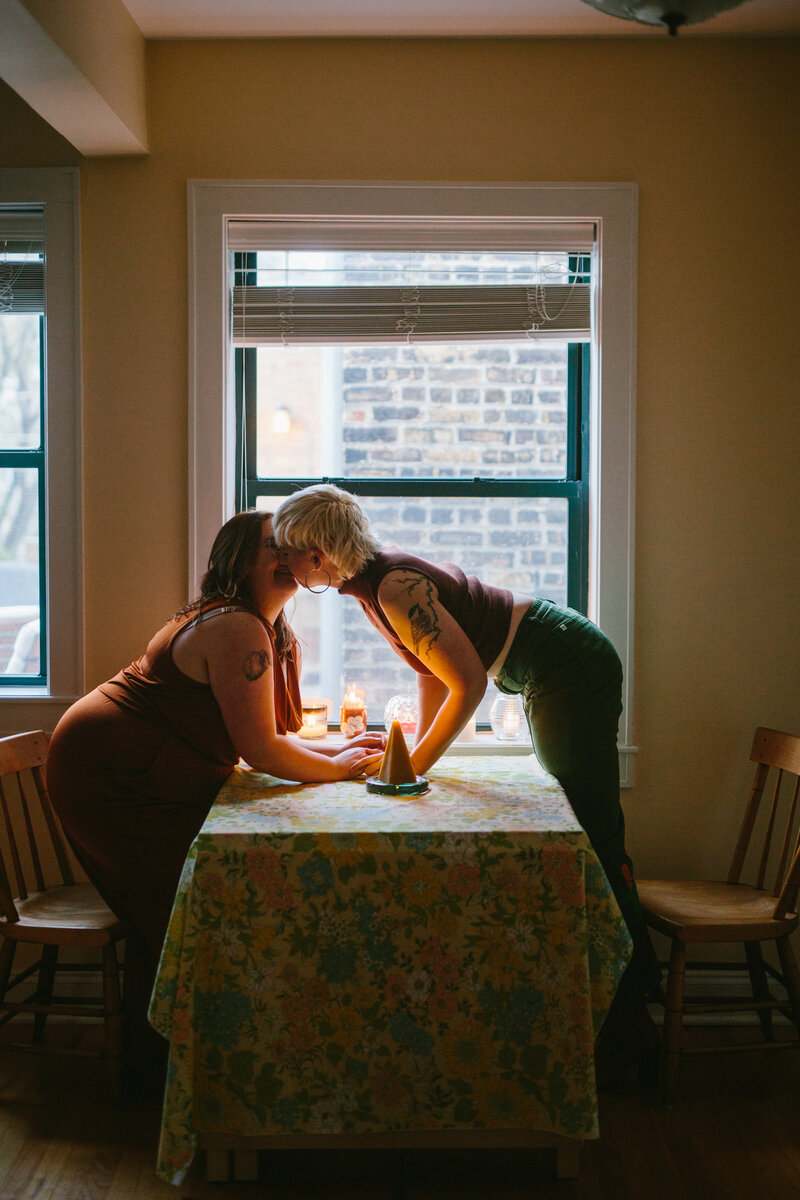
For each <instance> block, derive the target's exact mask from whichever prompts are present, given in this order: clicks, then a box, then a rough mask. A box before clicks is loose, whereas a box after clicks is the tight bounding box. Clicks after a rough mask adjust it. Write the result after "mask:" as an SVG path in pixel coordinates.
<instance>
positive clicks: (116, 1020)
mask: <svg viewBox="0 0 800 1200" xmlns="http://www.w3.org/2000/svg"><path fill="white" fill-rule="evenodd" d="M46 761H47V737H46V736H45V734H44V733H43V732H42V731H41V730H36V731H34V732H32V733H20V734H15V735H14V736H13V737H6V738H0V1024H5V1023H6V1022H7V1021H11V1020H13V1019H14V1018H15V1017H17V1016H19V1015H21V1014H23V1013H24V1014H29V1015H32V1016H33V1037H32V1040H31V1041H17V1042H7V1041H3V1046H2V1049H3V1051H6V1050H27V1051H32V1050H35V1051H40V1052H42V1051H45V1050H48V1049H49V1047H48V1046H47V1045H45V1044H44V1033H45V1022H46V1020H47V1017H48V1016H49V1015H51V1014H58V1015H59V1016H73V1017H96V1018H100V1019H102V1021H103V1029H104V1035H105V1036H104V1045H103V1049H102V1051H101V1052H100V1055H101V1057H103V1058H104V1059H105V1061H106V1065H107V1067H108V1074H109V1080H110V1083H111V1094H112V1097H113V1098H114V1100H119V1098H120V1092H121V1069H120V1060H121V1046H120V1032H121V1029H120V1025H121V1000H120V986H119V985H120V980H119V965H118V962H117V949H116V948H117V943H118V942H119V941H120V940H121V939H122V938H124V937H125V932H126V931H125V927H124V925H123V924H122V922H121V921H119V920H118V919H117V917H116V916H115V915H114V913H113V912H112V911H111V909H110V908H108V906H107V905H106V904H105V903H104V902H103V900H102V899H101V898H100V896H99V895H98V893H97V892H96V891H95V889H94V888H93V887H92V885H91V884H90V883H83V882H80V881H78V880H76V878H75V870H74V865H73V862H72V860H71V858H70V854H69V851H68V848H67V844H66V840H65V838H64V832H63V830H62V828H61V826H60V824H59V821H58V817H57V816H56V814H55V810H54V809H53V805H52V803H51V802H50V797H49V795H48V794H47V784H46V782H45V771H44V768H45V763H46ZM26 943H28V944H31V945H34V946H38V947H39V956H38V958H37V959H36V960H35V961H34V962H33V963H31V964H30V965H28V966H26V967H24V968H23V969H22V970H21V971H19V972H18V973H17V974H16V975H12V970H13V966H14V956H15V954H16V952H17V950H18V949H19V947H20V945H23V946H24V944H26ZM61 949H70V950H81V949H95V950H98V951H99V955H97V954H95V955H93V956H92V958H93V959H94V961H83V960H80V956H77V957H78V961H72V962H66V963H62V962H60V961H59V958H58V955H59V951H60V950H61ZM98 960H99V961H98ZM80 970H94V971H98V970H99V971H101V972H102V996H98V997H97V998H94V997H88V998H87V999H85V1000H84V1001H81V1002H74V1001H73V1000H72V999H69V998H66V999H65V998H62V997H58V996H55V995H54V984H55V979H56V973H57V972H58V971H70V972H75V971H80ZM31 976H33V980H32V982H34V981H35V982H34V987H33V991H29V993H28V995H26V996H24V997H23V998H22V999H19V1000H11V999H9V993H13V994H14V995H17V994H18V993H17V991H16V989H17V988H19V987H20V985H21V984H22V983H24V981H25V980H30V979H31ZM57 1053H59V1054H79V1055H83V1054H85V1053H87V1052H86V1051H84V1050H82V1049H81V1048H80V1047H72V1048H66V1049H65V1048H63V1047H61V1048H60V1049H59V1050H58V1051H57Z"/></svg>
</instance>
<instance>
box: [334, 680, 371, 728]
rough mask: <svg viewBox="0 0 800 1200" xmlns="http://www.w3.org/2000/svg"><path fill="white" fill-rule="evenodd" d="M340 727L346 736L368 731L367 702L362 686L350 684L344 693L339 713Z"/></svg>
mask: <svg viewBox="0 0 800 1200" xmlns="http://www.w3.org/2000/svg"><path fill="white" fill-rule="evenodd" d="M339 728H340V729H341V731H342V733H343V734H344V736H345V737H346V738H354V737H358V735H359V734H360V733H366V732H367V702H366V698H365V695H364V692H363V691H362V690H361V688H357V687H355V685H353V684H350V686H349V687H348V688H347V691H346V692H345V694H344V698H343V700H342V707H341V710H340V713H339Z"/></svg>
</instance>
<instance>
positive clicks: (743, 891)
mask: <svg viewBox="0 0 800 1200" xmlns="http://www.w3.org/2000/svg"><path fill="white" fill-rule="evenodd" d="M637 889H638V892H639V899H640V900H641V902H642V905H643V906H644V907H645V908H646V909H647V910H648V913H649V916H650V919H649V924H650V925H651V926H652V928H653V929H657V930H658V931H659V932H660V933H665V934H666V935H667V937H671V938H680V940H681V941H682V942H748V941H749V942H763V941H771V940H772V939H774V938H778V937H788V935H789V934H790V933H793V932H794V930H795V929H796V928H797V913H787V915H786V916H785V917H781V918H776V917H775V915H774V913H775V897H774V896H773V894H772V892H768V891H765V890H764V889H763V888H755V887H749V886H748V885H747V884H743V883H716V882H714V881H712V880H706V879H643V880H642V881H641V883H637Z"/></svg>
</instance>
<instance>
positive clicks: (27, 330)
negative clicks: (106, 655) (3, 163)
mask: <svg viewBox="0 0 800 1200" xmlns="http://www.w3.org/2000/svg"><path fill="white" fill-rule="evenodd" d="M78 228H79V223H78V174H77V171H75V170H73V169H71V168H68V169H61V168H57V169H43V170H23V169H9V170H0V703H3V702H5V701H7V702H8V703H7V704H4V707H3V710H2V713H0V730H2V731H3V732H10V731H13V730H15V729H31V728H33V729H36V728H44V729H51V728H52V727H53V726H54V724H55V722H56V721H57V720H58V718H59V716H60V715H61V713H62V712H63V711H64V709H65V708H66V707H67V706H68V705H69V704H70V703H72V701H73V700H74V699H75V698H76V696H78V695H80V692H81V690H82V687H83V639H82V632H83V620H82V588H81V519H80V471H81V462H80V408H79V400H80V376H79V370H80V359H79V310H78V296H79V282H80V281H79V274H78V262H79V255H78Z"/></svg>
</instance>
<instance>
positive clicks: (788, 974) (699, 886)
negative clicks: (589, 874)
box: [637, 727, 800, 1103]
mask: <svg viewBox="0 0 800 1200" xmlns="http://www.w3.org/2000/svg"><path fill="white" fill-rule="evenodd" d="M750 761H751V762H754V763H755V764H756V771H755V776H754V778H753V783H752V786H751V788H750V795H749V797H748V801H747V806H746V808H745V813H744V817H743V819H742V824H741V828H740V831H739V837H738V840H737V843H736V847H735V849H734V852H733V858H732V860H731V865H730V868H729V870H728V877H727V879H726V880H725V881H724V882H720V883H716V882H712V881H709V880H698V879H676V880H670V879H640V880H638V882H637V887H638V891H639V897H640V899H641V902H642V914H643V916H644V919H645V922H646V923H647V924H648V925H649V926H650V928H651V929H655V930H657V931H658V932H659V933H663V934H665V935H666V936H667V937H668V938H670V940H671V943H672V946H671V951H670V958H669V974H668V977H667V989H666V995H663V994H662V995H661V996H659V997H654V999H655V1000H656V1001H657V1002H659V1003H661V1004H663V1005H664V1032H663V1036H662V1039H661V1095H662V1100H663V1101H664V1103H667V1102H668V1101H669V1100H670V1099H671V1098H672V1094H673V1091H674V1087H675V1079H676V1074H677V1069H678V1061H679V1058H680V1055H681V1053H682V1052H683V1050H682V1046H681V1030H682V1024H683V1017H684V1014H685V1013H703V1014H706V1013H715V1012H716V1013H727V1014H728V1015H730V1014H732V1013H738V1012H747V1011H753V1012H755V1013H757V1014H758V1019H759V1022H760V1024H761V1030H762V1034H763V1040H762V1041H761V1042H756V1043H748V1045H747V1046H741V1047H738V1048H739V1049H745V1048H746V1049H753V1048H756V1047H762V1046H763V1047H765V1048H772V1049H782V1048H783V1047H784V1046H792V1047H797V1046H800V970H798V966H797V960H796V959H795V956H794V951H793V950H792V947H791V943H790V938H791V935H792V934H793V933H794V931H795V930H796V929H797V925H798V914H797V896H798V890H800V829H798V818H799V817H800V737H794V736H793V735H792V734H790V733H781V732H780V731H778V730H776V729H765V728H763V727H760V728H758V729H756V732H755V735H754V737H753V744H752V747H751V750H750ZM770 778H771V779H772V780H773V784H772V789H771V790H772V794H771V798H770V802H769V804H768V805H767V806H766V809H765V811H763V812H762V809H761V802H762V798H763V796H764V792H765V790H766V787H767V782H768V780H769V779H770ZM787 778H789V779H793V781H794V783H793V786H792V785H791V784H790V785H789V786H788V787H785V786H784V784H785V782H786V780H787ZM787 797H788V801H787ZM781 814H782V815H781ZM751 847H752V850H753V854H752V855H751V854H749V853H748V852H749V851H750V850H751ZM751 858H755V868H754V875H755V878H754V881H753V883H752V884H748V883H743V882H742V872H743V869H744V866H745V862H748V864H749V863H750V859H751ZM768 875H769V876H770V877H771V878H773V880H774V882H773V885H772V887H771V888H770V887H769V886H768V885H767V883H766V879H767V876H768ZM717 942H719V943H728V944H730V943H732V942H741V943H742V945H743V949H744V953H745V959H746V967H747V972H748V975H749V977H750V985H751V993H752V994H751V995H750V996H748V997H745V998H743V999H742V1000H739V999H732V998H731V997H730V996H728V997H724V998H722V999H718V998H703V997H699V996H698V997H688V996H686V995H685V994H684V988H685V979H686V972H687V971H688V970H690V969H692V968H698V969H702V970H704V971H707V970H709V969H714V970H719V971H737V972H738V971H739V970H741V964H740V963H736V962H732V961H730V960H729V959H725V960H724V961H723V962H710V963H709V962H699V961H694V960H692V961H687V955H686V947H687V945H688V944H690V943H693V944H694V945H698V944H701V943H706V944H714V943H717ZM762 942H766V943H772V945H773V946H774V949H775V953H776V956H777V958H778V961H779V963H780V967H777V966H775V964H774V963H772V962H769V961H767V960H766V959H765V958H764V955H763V954H762V950H761V944H762ZM770 979H775V980H776V981H777V982H778V983H779V984H780V985H781V986H782V988H784V989H785V994H786V998H785V999H783V998H782V997H781V996H780V995H775V994H774V993H773V991H772V989H771V987H770V985H769V980H770ZM775 1010H777V1011H778V1012H780V1013H782V1014H783V1015H784V1016H785V1017H787V1018H788V1019H789V1021H791V1022H792V1024H793V1025H794V1027H795V1029H796V1031H797V1035H798V1036H797V1038H795V1039H794V1040H791V1041H788V1042H787V1041H784V1040H777V1039H776V1038H775V1034H774V1030H773V1027H772V1013H773V1012H774V1011H775ZM726 1048H727V1049H730V1046H729V1045H728V1046H727V1047H725V1046H716V1047H703V1050H704V1051H707V1050H709V1049H711V1050H714V1051H716V1050H722V1049H726ZM693 1052H694V1053H697V1052H698V1048H694V1051H693Z"/></svg>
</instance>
